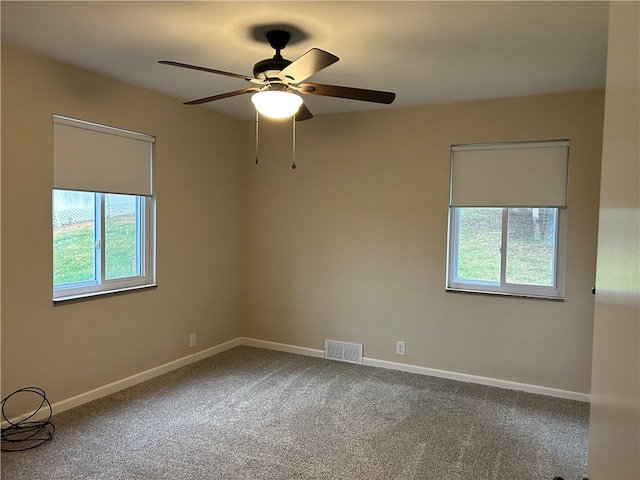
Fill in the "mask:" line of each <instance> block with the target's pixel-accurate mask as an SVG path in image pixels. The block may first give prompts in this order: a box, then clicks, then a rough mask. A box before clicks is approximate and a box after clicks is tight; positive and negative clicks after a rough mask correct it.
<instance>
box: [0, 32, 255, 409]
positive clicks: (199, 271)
mask: <svg viewBox="0 0 640 480" xmlns="http://www.w3.org/2000/svg"><path fill="white" fill-rule="evenodd" d="M53 113H56V114H62V115H67V116H71V117H75V118H80V119H84V120H90V121H94V122H97V123H103V124H107V125H112V126H116V127H120V128H125V129H131V130H135V131H140V132H144V133H149V134H152V135H155V136H156V137H157V142H156V170H155V174H156V176H155V187H156V194H157V259H158V261H157V283H158V287H157V289H153V290H148V291H143V292H137V293H131V294H125V295H119V296H111V297H104V298H99V299H93V300H90V301H85V302H79V303H73V304H65V305H59V306H55V307H54V306H53V305H52V301H51V294H52V292H51V288H52V287H51V278H52V248H51V183H52V173H51V170H52V165H51V161H52V123H51V115H52V114H53ZM242 126H243V123H242V122H240V121H235V120H232V119H229V118H226V117H223V116H220V115H217V114H215V113H213V112H210V111H207V110H205V109H202V108H193V109H191V108H187V107H184V106H183V105H182V104H181V103H180V101H179V100H177V99H175V100H174V99H170V98H168V97H165V96H162V95H159V94H155V93H151V92H149V91H146V90H143V89H140V88H136V87H133V86H130V85H126V84H123V83H121V82H118V81H115V80H112V79H108V78H106V77H103V76H100V75H97V74H94V73H90V72H87V71H83V70H79V69H76V68H72V67H69V66H65V65H62V64H60V63H57V62H54V61H51V60H47V59H44V58H41V57H38V56H35V55H33V54H30V53H27V52H25V51H22V50H18V49H15V48H12V47H10V46H9V45H7V44H4V43H3V45H2V278H3V280H4V281H3V282H2V395H3V396H4V395H6V394H7V393H9V392H11V391H13V390H14V389H16V388H18V387H23V386H28V385H37V386H40V387H42V388H44V389H45V391H46V392H47V395H48V397H49V399H50V400H51V401H52V402H58V401H61V400H64V399H67V398H69V397H72V396H74V395H77V394H80V393H84V392H87V391H89V390H91V389H93V388H96V387H100V386H103V385H105V384H107V383H109V382H113V381H116V380H120V379H122V378H125V377H127V376H130V375H133V374H136V373H139V372H142V371H145V370H147V369H150V368H153V367H156V366H159V365H162V364H164V363H167V362H170V361H172V360H175V359H178V358H181V357H184V356H186V355H188V354H190V353H194V352H196V351H198V350H201V349H204V348H206V347H211V346H213V345H217V344H220V343H222V342H224V341H227V340H230V339H232V338H236V337H238V336H239V335H240V325H241V318H240V315H241V307H240V301H241V295H240V292H241V281H242V279H241V255H242V249H241V236H242V211H243V203H242V202H243V198H242V189H241V184H242V170H241V168H240V165H241V162H242V161H243V159H242V158H240V155H239V153H238V149H237V146H238V144H240V143H242V142H243V141H244V137H243V130H242ZM194 332H195V333H197V338H198V345H197V347H196V348H195V349H189V348H188V336H189V334H190V333H194Z"/></svg>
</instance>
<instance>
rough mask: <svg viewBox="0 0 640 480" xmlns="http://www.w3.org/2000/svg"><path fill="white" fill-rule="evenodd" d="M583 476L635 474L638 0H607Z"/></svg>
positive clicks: (638, 458)
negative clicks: (588, 413)
mask: <svg viewBox="0 0 640 480" xmlns="http://www.w3.org/2000/svg"><path fill="white" fill-rule="evenodd" d="M608 47H609V52H608V58H607V91H606V103H605V116H604V120H605V124H604V145H603V152H602V187H601V189H602V196H601V199H600V227H599V234H598V267H597V272H598V273H597V284H596V285H597V294H596V306H595V321H594V339H593V340H594V341H593V377H592V385H593V387H592V397H591V400H592V404H591V425H590V430H589V478H592V479H596V480H597V479H613V478H615V479H638V478H640V197H639V192H640V4H639V3H638V2H612V3H611V5H610V12H609V45H608Z"/></svg>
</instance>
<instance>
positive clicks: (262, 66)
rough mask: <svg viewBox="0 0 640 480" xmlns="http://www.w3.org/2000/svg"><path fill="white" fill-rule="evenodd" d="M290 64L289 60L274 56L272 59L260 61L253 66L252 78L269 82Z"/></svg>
mask: <svg viewBox="0 0 640 480" xmlns="http://www.w3.org/2000/svg"><path fill="white" fill-rule="evenodd" d="M290 64H291V60H287V59H286V58H282V56H281V55H275V56H274V57H273V58H266V59H264V60H260V61H259V62H258V63H256V64H255V65H254V66H253V76H254V77H256V78H259V79H260V80H263V81H264V80H269V79H271V78H274V79H275V78H277V75H278V73H280V71H281V70H283V69H284V68H285V67H287V66H289V65H290Z"/></svg>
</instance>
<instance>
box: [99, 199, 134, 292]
mask: <svg viewBox="0 0 640 480" xmlns="http://www.w3.org/2000/svg"><path fill="white" fill-rule="evenodd" d="M138 198H139V197H137V196H135V195H115V194H107V195H105V204H104V209H105V211H104V214H105V221H104V266H105V278H106V279H109V280H112V279H114V278H123V277H132V276H135V275H140V262H139V251H138V245H139V241H138V239H139V235H140V231H139V227H138V218H139V214H138V208H137V205H138Z"/></svg>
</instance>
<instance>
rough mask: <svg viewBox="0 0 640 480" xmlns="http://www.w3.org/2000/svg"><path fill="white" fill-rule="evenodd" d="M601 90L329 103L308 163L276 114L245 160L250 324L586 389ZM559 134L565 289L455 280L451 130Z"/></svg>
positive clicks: (479, 136)
mask: <svg viewBox="0 0 640 480" xmlns="http://www.w3.org/2000/svg"><path fill="white" fill-rule="evenodd" d="M345 101H346V100H345ZM603 103H604V96H603V92H601V91H593V92H581V93H568V94H555V95H545V96H536V97H526V98H513V99H502V100H488V101H478V102H468V103H458V104H447V105H437V106H428V107H422V108H404V109H388V110H380V111H375V112H366V113H364V112H363V113H352V114H340V115H329V116H322V117H317V118H315V119H313V120H311V121H308V122H303V123H300V124H299V126H298V130H297V138H298V144H297V164H298V168H297V169H296V170H295V171H294V170H291V169H290V163H291V159H290V156H291V139H290V138H291V126H290V123H289V122H286V123H278V124H273V123H272V124H267V123H266V122H264V123H263V124H262V125H261V128H262V130H261V135H260V138H261V145H260V152H261V155H260V157H261V160H260V165H259V166H257V167H256V166H255V165H248V166H247V167H246V168H247V190H246V192H247V193H246V199H247V200H246V201H247V215H246V229H247V235H246V236H245V242H246V248H245V254H246V258H245V282H246V283H245V289H244V302H243V306H244V313H243V318H244V323H243V333H244V335H245V336H247V337H253V338H258V339H263V340H269V341H274V342H282V343H286V344H293V345H299V346H304V347H310V348H316V349H323V348H324V339H325V338H329V339H334V340H342V341H347V342H356V343H363V344H364V348H365V351H364V355H365V356H366V357H371V358H376V359H381V360H389V361H398V362H402V363H408V364H412V365H419V366H425V367H431V368H437V369H443V370H449V371H454V372H462V373H468V374H474V375H480V376H487V377H494V378H499V379H504V380H510V381H516V382H524V383H530V384H534V385H541V386H546V387H551V388H558V389H564V390H569V391H576V392H587V393H588V392H589V389H590V378H591V346H592V325H593V305H594V299H593V296H592V294H591V287H592V286H593V285H594V278H595V252H596V230H597V215H598V190H599V173H600V158H601V151H602V150H601V148H602V126H603ZM561 138H569V139H571V160H570V180H569V208H568V212H567V222H568V234H567V257H566V282H565V295H566V300H565V301H563V302H559V301H547V300H533V299H523V298H505V297H495V296H486V295H474V294H460V293H447V292H445V291H444V285H445V269H446V264H445V262H446V241H447V215H448V185H449V150H450V146H451V144H454V143H473V142H494V141H498V142H501V141H515V140H542V139H561ZM396 340H405V341H406V342H407V343H406V348H407V355H406V357H399V356H396V355H395V344H396Z"/></svg>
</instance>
